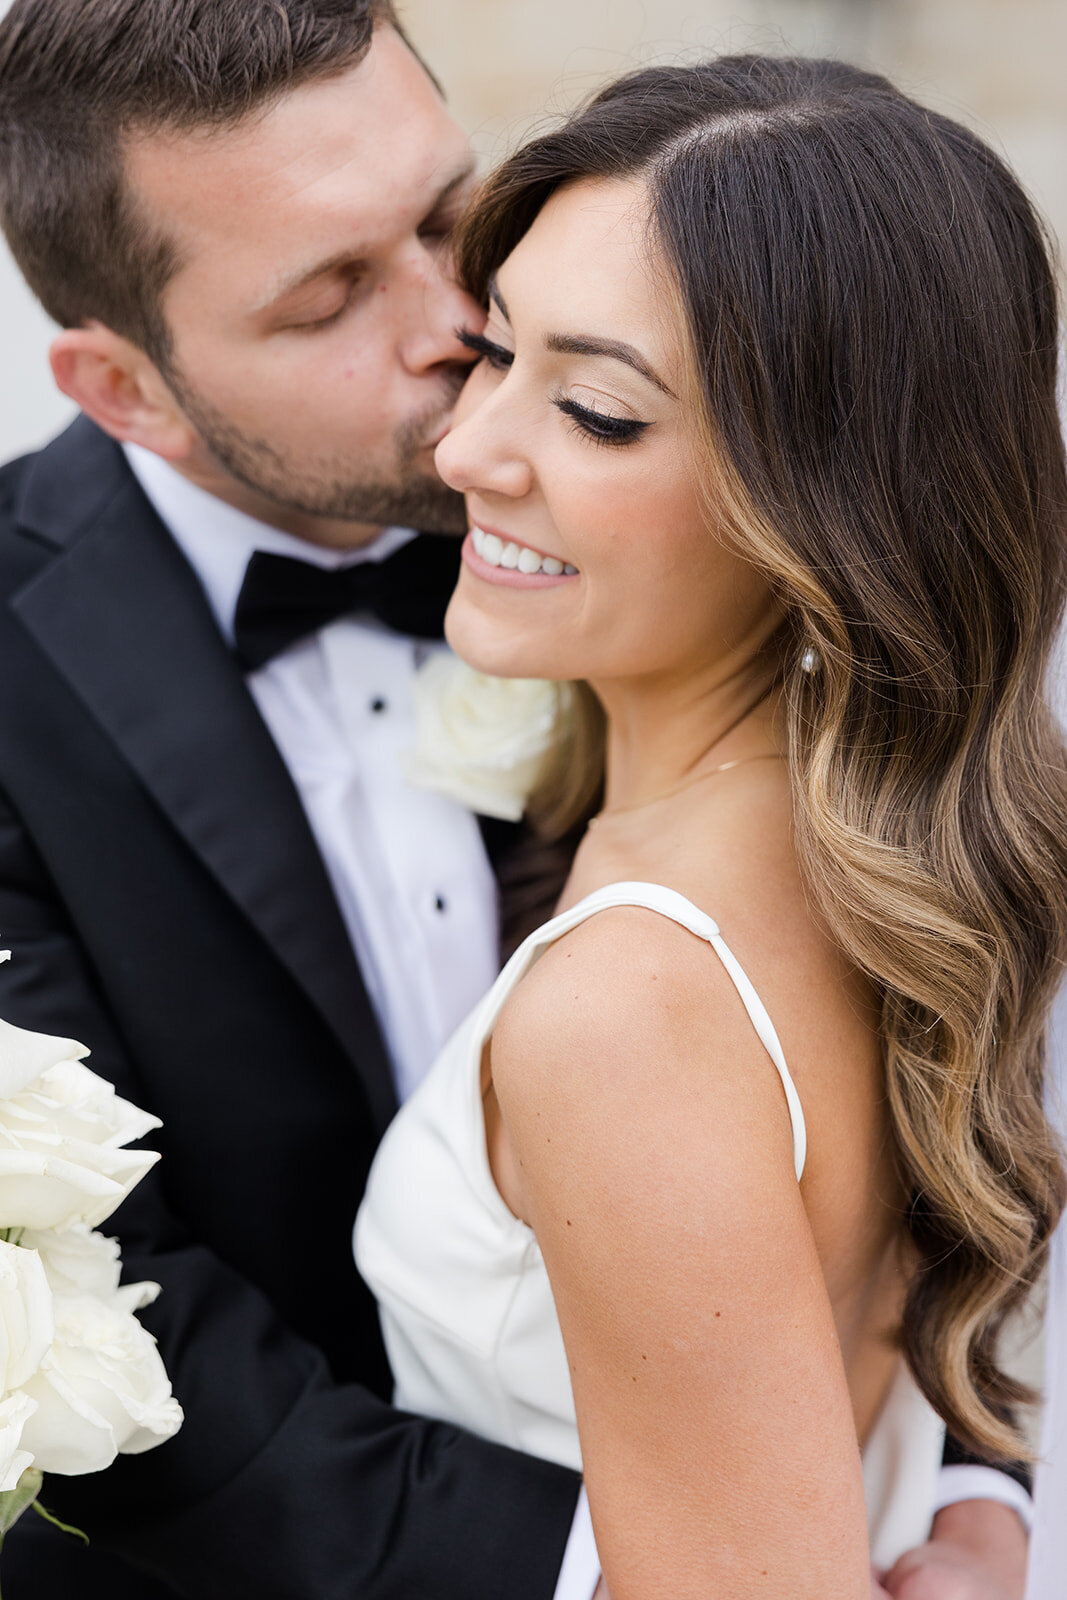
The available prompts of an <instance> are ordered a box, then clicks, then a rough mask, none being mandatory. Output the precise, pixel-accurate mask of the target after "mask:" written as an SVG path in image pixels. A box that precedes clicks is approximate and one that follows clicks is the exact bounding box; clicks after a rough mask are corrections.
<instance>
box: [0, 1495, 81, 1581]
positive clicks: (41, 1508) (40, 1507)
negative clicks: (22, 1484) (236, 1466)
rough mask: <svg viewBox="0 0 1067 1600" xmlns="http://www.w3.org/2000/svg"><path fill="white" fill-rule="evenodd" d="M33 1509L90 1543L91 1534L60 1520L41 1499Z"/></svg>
mask: <svg viewBox="0 0 1067 1600" xmlns="http://www.w3.org/2000/svg"><path fill="white" fill-rule="evenodd" d="M33 1509H34V1510H35V1511H36V1513H37V1515H38V1516H39V1517H43V1518H44V1520H45V1521H46V1522H50V1523H51V1524H52V1526H53V1528H58V1529H59V1531H60V1533H70V1534H73V1535H74V1537H75V1539H80V1540H81V1541H82V1543H83V1544H88V1543H89V1535H88V1534H87V1533H83V1532H82V1530H81V1529H80V1528H72V1527H71V1525H70V1523H69V1522H60V1520H59V1518H58V1517H54V1516H53V1515H52V1513H51V1512H50V1511H46V1510H45V1508H44V1506H43V1505H42V1504H41V1502H40V1501H39V1500H35V1501H34V1502H33ZM0 1600H3V1596H2V1595H0Z"/></svg>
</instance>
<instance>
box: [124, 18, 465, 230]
mask: <svg viewBox="0 0 1067 1600" xmlns="http://www.w3.org/2000/svg"><path fill="white" fill-rule="evenodd" d="M379 55H380V56H381V58H382V59H378V56H379ZM382 100H384V101H385V102H387V104H388V107H389V111H390V114H389V115H386V114H385V106H383V105H382V104H380V103H379V102H381V101H382ZM398 113H402V114H398ZM125 158H126V176H127V181H128V182H129V184H130V185H131V187H132V189H133V191H134V192H135V194H137V196H138V197H139V199H140V201H141V203H142V204H143V205H144V206H145V207H146V209H147V211H148V212H149V213H150V214H151V215H152V217H153V218H154V219H156V220H158V222H159V223H160V225H161V226H162V227H163V228H164V230H165V231H166V232H167V234H168V235H169V236H170V237H172V238H173V239H174V240H175V243H176V244H177V245H178V248H179V249H180V250H182V251H183V253H185V254H186V255H189V254H190V253H191V252H195V251H196V249H197V245H198V244H199V245H203V244H205V243H206V244H210V243H211V242H212V241H213V240H214V241H216V242H218V243H220V244H221V243H223V242H226V243H227V244H228V245H229V246H231V247H233V248H236V249H238V250H240V251H242V253H244V251H246V250H250V249H253V248H255V247H256V246H257V245H260V244H262V245H267V246H269V245H271V243H272V242H274V241H278V240H280V239H286V240H287V242H288V243H289V244H291V243H292V242H293V240H292V230H294V229H300V230H305V229H310V230H311V232H312V234H313V235H316V236H318V235H321V238H322V240H323V241H325V240H326V239H327V238H328V235H329V232H330V229H331V227H332V226H334V225H337V226H341V227H344V228H352V227H357V228H358V229H359V230H360V231H361V232H363V233H365V235H366V237H367V240H368V243H373V235H374V233H375V232H376V231H377V230H378V229H379V228H381V227H383V226H385V225H387V224H388V223H389V221H390V220H391V219H392V218H394V217H395V216H397V214H398V213H402V212H403V211H405V210H406V209H407V208H408V207H409V206H410V207H414V208H418V207H419V206H422V205H424V204H425V203H427V201H432V199H433V197H434V195H435V194H436V193H438V192H439V191H440V190H441V189H442V188H443V187H444V186H445V185H446V184H448V183H449V182H450V181H452V179H453V178H455V177H456V176H457V175H459V174H461V173H462V172H464V171H465V170H466V167H467V164H468V162H469V161H470V154H469V145H468V143H467V140H466V137H465V135H464V134H463V133H462V131H461V130H460V128H459V127H458V126H457V125H456V123H455V122H454V121H453V120H452V118H451V117H450V116H449V114H448V112H447V111H446V109H445V107H444V106H443V104H442V102H441V100H440V99H439V97H438V95H437V92H436V90H435V89H434V87H433V85H432V83H431V81H430V79H429V78H428V77H427V76H426V74H425V73H424V72H423V70H422V68H421V67H420V66H419V65H418V63H417V62H416V61H415V58H414V57H413V56H411V55H410V53H409V52H408V51H407V50H406V49H405V48H404V46H403V45H402V44H400V43H399V41H397V42H396V43H395V45H394V46H393V47H391V49H390V50H389V52H388V53H387V52H386V50H385V49H384V48H383V47H380V46H377V45H376V47H375V50H374V51H372V54H371V56H369V57H368V58H367V59H366V60H364V61H363V62H361V63H359V65H358V66H357V67H355V68H352V69H350V70H349V71H348V72H346V73H343V74H341V75H339V76H337V77H334V78H329V79H325V80H321V81H317V82H314V83H311V84H306V85H302V86H300V87H299V88H297V89H295V90H294V91H292V93H291V94H288V95H286V96H284V97H283V98H282V99H281V100H279V101H277V102H276V103H275V104H274V105H272V106H271V107H270V108H269V109H268V110H267V111H266V112H265V113H263V114H261V115H258V116H255V117H249V118H247V119H245V120H244V121H242V122H240V123H238V124H236V125H233V126H229V127H223V128H219V129H205V130H194V131H192V132H188V133H177V132H175V133H172V132H161V133H148V134H144V135H136V134H135V135H132V136H131V137H130V138H129V139H128V140H127V143H126V150H125ZM307 242H308V243H311V242H312V240H310V239H309V240H308V241H307ZM287 253H288V252H287Z"/></svg>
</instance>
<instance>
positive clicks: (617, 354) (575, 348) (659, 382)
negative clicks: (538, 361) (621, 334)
mask: <svg viewBox="0 0 1067 1600" xmlns="http://www.w3.org/2000/svg"><path fill="white" fill-rule="evenodd" d="M505 315H506V313H505ZM545 348H546V349H548V350H552V351H555V353H556V354H557V355H564V356H610V357H611V359H612V360H613V361H622V362H624V363H625V364H626V366H628V367H632V368H633V370H634V371H635V372H639V373H640V374H641V376H642V377H643V378H647V379H648V380H649V382H650V383H654V384H655V385H656V388H657V389H660V390H662V392H663V393H664V394H666V395H670V398H671V399H672V400H674V399H676V398H677V397H676V396H675V395H674V393H673V392H672V391H671V390H670V389H669V388H668V387H667V385H666V384H665V383H664V381H663V379H662V378H661V377H659V376H658V375H657V373H656V372H655V371H654V369H653V368H652V367H650V366H649V364H648V362H647V361H646V360H645V358H644V356H643V355H642V354H641V352H640V351H639V350H635V349H634V347H633V345H632V344H624V343H623V341H622V340H621V339H595V338H592V337H591V336H589V335H588V334H582V333H548V334H546V335H545Z"/></svg>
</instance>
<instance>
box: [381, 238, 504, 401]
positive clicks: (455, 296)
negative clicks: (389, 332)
mask: <svg viewBox="0 0 1067 1600" xmlns="http://www.w3.org/2000/svg"><path fill="white" fill-rule="evenodd" d="M484 322H485V312H484V311H483V310H482V308H481V307H480V306H479V305H478V302H477V301H476V300H473V299H472V298H471V296H470V295H469V294H467V293H466V291H465V290H463V289H461V288H460V286H459V285H458V284H457V283H456V282H455V280H454V278H453V277H452V259H451V256H450V255H449V253H448V252H447V251H437V252H433V253H431V252H429V251H426V252H425V254H424V257H423V260H422V261H421V262H420V263H419V264H418V269H417V271H416V274H415V278H414V281H413V283H412V284H411V302H410V306H409V323H408V327H407V330H406V333H405V335H404V337H403V339H402V341H401V349H400V356H401V360H402V362H403V364H404V366H405V368H406V369H407V371H408V372H410V373H412V374H414V375H415V376H417V377H421V376H422V375H424V374H425V373H428V372H432V371H433V370H434V369H435V368H437V367H442V366H448V367H456V366H464V367H469V366H471V365H472V363H473V361H474V359H475V358H474V357H473V356H472V355H471V353H470V351H469V350H468V349H467V348H466V346H465V345H463V344H461V343H460V340H459V338H458V333H459V331H460V330H462V329H464V328H466V329H473V330H474V331H475V332H478V331H479V330H480V329H481V327H482V325H483V323H484Z"/></svg>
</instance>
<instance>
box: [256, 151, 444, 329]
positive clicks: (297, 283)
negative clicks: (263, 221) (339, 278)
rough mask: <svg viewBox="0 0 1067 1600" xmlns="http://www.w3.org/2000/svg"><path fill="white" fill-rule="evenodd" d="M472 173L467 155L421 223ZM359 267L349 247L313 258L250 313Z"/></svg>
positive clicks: (431, 203)
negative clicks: (317, 259) (324, 279)
mask: <svg viewBox="0 0 1067 1600" xmlns="http://www.w3.org/2000/svg"><path fill="white" fill-rule="evenodd" d="M474 172H475V161H474V157H473V156H471V157H470V158H469V159H468V160H467V161H465V162H464V163H463V166H462V167H461V168H460V169H459V171H458V172H456V173H455V174H454V175H453V176H452V177H451V178H449V179H448V181H447V182H446V183H444V184H442V186H441V188H440V189H438V191H437V193H436V194H435V195H434V196H433V199H432V200H431V201H430V204H429V206H428V207H427V208H426V210H425V211H424V213H423V222H425V221H426V220H427V219H428V218H430V217H432V216H433V215H434V214H435V212H438V211H440V209H441V207H442V206H443V205H446V204H447V203H448V201H449V200H451V199H452V197H453V195H454V194H455V193H456V191H457V189H461V188H462V187H463V185H464V184H465V183H467V182H469V181H470V179H471V178H472V177H473V175H474ZM420 226H421V224H420ZM362 266H363V262H362V261H361V260H360V258H359V256H357V255H354V254H353V252H352V251H351V250H350V249H349V250H337V251H335V252H334V254H333V255H332V256H327V257H326V259H325V260H323V261H316V262H314V263H312V265H311V266H308V267H303V268H301V269H299V270H298V271H296V272H294V273H292V274H290V275H289V276H288V277H285V278H282V279H280V280H279V281H278V282H277V283H274V284H272V285H271V287H270V289H269V290H268V291H267V293H266V294H265V295H264V297H263V299H262V300H260V301H258V302H257V304H256V305H254V306H253V307H252V315H253V316H258V315H259V314H260V313H261V312H263V311H269V310H270V309H271V307H272V306H276V305H278V304H280V303H281V301H283V300H287V299H288V298H289V296H290V295H293V294H296V293H297V292H298V291H299V290H301V289H306V288H307V286H308V284H309V283H314V282H315V280H316V279H317V278H325V277H328V276H329V275H330V273H331V272H337V271H338V270H339V269H340V268H341V267H347V268H348V269H349V270H351V271H356V272H358V271H359V270H360V268H361V267H362Z"/></svg>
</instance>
